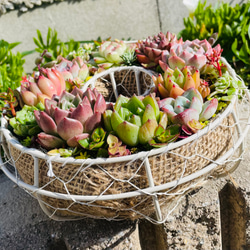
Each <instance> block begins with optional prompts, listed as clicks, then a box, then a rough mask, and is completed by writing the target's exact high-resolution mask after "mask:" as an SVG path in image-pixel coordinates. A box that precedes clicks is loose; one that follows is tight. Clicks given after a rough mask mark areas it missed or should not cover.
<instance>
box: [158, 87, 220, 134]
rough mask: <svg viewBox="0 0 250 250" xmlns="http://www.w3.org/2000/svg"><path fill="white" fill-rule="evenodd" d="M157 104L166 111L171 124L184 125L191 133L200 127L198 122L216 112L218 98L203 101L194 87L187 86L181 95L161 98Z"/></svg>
mask: <svg viewBox="0 0 250 250" xmlns="http://www.w3.org/2000/svg"><path fill="white" fill-rule="evenodd" d="M158 105H159V107H160V109H161V110H162V111H164V112H165V113H167V116H168V119H169V121H171V122H172V123H173V124H181V125H184V127H185V128H187V130H189V131H192V133H195V132H197V130H199V129H201V128H202V125H201V124H200V122H202V121H206V120H208V119H210V118H211V117H212V116H213V115H214V114H215V112H216V110H217V107H218V100H217V99H216V98H213V99H211V100H209V101H206V102H205V103H203V98H202V96H201V94H200V93H199V91H198V90H197V89H195V88H189V89H188V90H186V91H185V92H183V94H182V95H180V96H178V97H176V99H174V98H172V97H168V98H164V99H161V100H160V101H159V102H158Z"/></svg>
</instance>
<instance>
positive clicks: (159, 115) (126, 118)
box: [103, 94, 179, 147]
mask: <svg viewBox="0 0 250 250" xmlns="http://www.w3.org/2000/svg"><path fill="white" fill-rule="evenodd" d="M103 118H104V125H105V128H106V130H107V131H109V132H111V131H113V132H114V133H115V135H117V136H118V138H119V139H120V140H121V141H122V142H123V143H124V144H126V145H128V146H131V147H134V146H137V145H148V144H149V145H151V146H155V147H159V146H163V145H166V144H167V143H169V142H171V141H174V140H176V139H177V138H178V135H179V130H173V129H170V128H167V124H168V119H167V113H165V112H163V111H160V110H159V106H158V103H157V101H156V98H155V95H154V94H150V95H147V96H145V97H140V96H136V95H133V96H132V97H131V98H128V97H125V96H123V95H120V96H119V97H118V98H117V101H116V103H115V104H114V107H113V110H109V109H108V110H106V111H105V112H104V114H103ZM175 127H178V128H179V126H178V125H177V126H175ZM173 131H174V134H173V133H172V132H173Z"/></svg>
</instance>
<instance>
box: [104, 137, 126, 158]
mask: <svg viewBox="0 0 250 250" xmlns="http://www.w3.org/2000/svg"><path fill="white" fill-rule="evenodd" d="M107 143H108V154H109V157H119V156H125V155H130V154H131V152H130V150H129V149H127V148H126V145H122V141H121V140H119V138H118V137H116V136H115V135H112V134H109V135H108V137H107Z"/></svg>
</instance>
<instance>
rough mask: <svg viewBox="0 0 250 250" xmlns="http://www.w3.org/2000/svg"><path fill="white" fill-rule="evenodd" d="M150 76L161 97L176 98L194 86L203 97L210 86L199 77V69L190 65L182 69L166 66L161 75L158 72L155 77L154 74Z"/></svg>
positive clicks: (208, 92)
mask: <svg viewBox="0 0 250 250" xmlns="http://www.w3.org/2000/svg"><path fill="white" fill-rule="evenodd" d="M152 77H153V81H154V83H155V86H156V88H157V90H158V92H159V94H160V96H161V97H162V98H166V97H172V98H176V97H177V96H180V95H182V94H183V93H184V91H186V90H188V89H189V88H196V89H197V90H198V91H199V92H200V93H201V95H202V97H203V98H205V97H207V96H208V95H209V94H210V87H209V85H208V83H207V82H206V81H205V80H203V79H201V77H200V71H199V70H198V69H195V68H193V67H190V66H185V67H184V68H182V69H179V68H178V67H176V68H175V69H174V70H172V69H171V68H167V69H166V71H165V72H164V74H163V76H162V74H159V75H158V76H157V77H156V76H154V75H153V76H152Z"/></svg>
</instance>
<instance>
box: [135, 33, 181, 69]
mask: <svg viewBox="0 0 250 250" xmlns="http://www.w3.org/2000/svg"><path fill="white" fill-rule="evenodd" d="M181 41H182V39H180V40H178V39H177V37H176V35H174V34H172V33H170V32H167V34H166V35H164V34H163V33H162V32H160V33H159V34H158V35H156V36H153V37H151V36H149V37H148V38H146V39H145V40H142V41H141V40H139V41H138V43H137V47H138V48H137V49H136V56H137V60H138V62H139V63H140V64H141V65H142V66H143V67H145V68H155V67H156V66H158V64H159V61H160V60H162V57H163V58H164V54H165V53H167V54H169V52H168V51H169V49H170V48H171V46H172V44H173V43H179V42H181Z"/></svg>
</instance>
